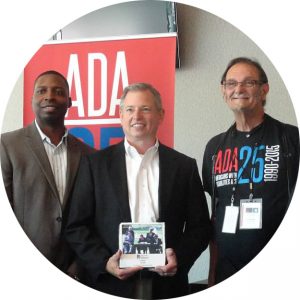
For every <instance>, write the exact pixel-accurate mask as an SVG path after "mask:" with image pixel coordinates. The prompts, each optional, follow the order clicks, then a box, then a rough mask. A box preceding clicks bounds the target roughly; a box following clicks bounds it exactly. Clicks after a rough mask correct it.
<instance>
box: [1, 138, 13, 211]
mask: <svg viewBox="0 0 300 300" xmlns="http://www.w3.org/2000/svg"><path fill="white" fill-rule="evenodd" d="M0 153H1V171H2V176H3V181H4V187H5V190H6V193H7V197H8V200H9V202H10V204H11V206H12V207H13V167H12V164H11V161H10V158H9V155H8V151H7V147H6V145H5V141H4V137H3V136H2V137H1V148H0Z"/></svg>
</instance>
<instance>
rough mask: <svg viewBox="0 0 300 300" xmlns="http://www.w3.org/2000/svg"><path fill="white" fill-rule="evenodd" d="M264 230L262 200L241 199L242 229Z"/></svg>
mask: <svg viewBox="0 0 300 300" xmlns="http://www.w3.org/2000/svg"><path fill="white" fill-rule="evenodd" d="M261 228H262V199H261V198H254V199H252V200H250V199H241V201H240V229H261Z"/></svg>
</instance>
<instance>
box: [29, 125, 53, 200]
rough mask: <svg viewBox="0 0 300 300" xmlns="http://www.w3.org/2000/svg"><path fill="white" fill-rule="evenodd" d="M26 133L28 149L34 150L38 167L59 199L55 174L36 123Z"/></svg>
mask: <svg viewBox="0 0 300 300" xmlns="http://www.w3.org/2000/svg"><path fill="white" fill-rule="evenodd" d="M25 132H26V141H27V144H28V147H29V148H30V149H31V150H32V153H33V156H34V157H35V159H36V161H37V163H38V165H39V166H40V168H41V170H42V172H43V174H44V175H45V177H46V179H47V181H48V182H49V185H50V187H51V189H52V191H53V193H54V194H55V196H56V197H57V199H59V194H58V191H57V188H56V184H55V179H54V176H53V172H52V169H51V165H50V162H49V159H48V156H47V153H46V150H45V147H44V145H43V142H42V139H41V136H40V134H39V132H38V130H37V128H36V126H35V124H34V123H32V124H31V125H29V126H28V127H26V128H25Z"/></svg>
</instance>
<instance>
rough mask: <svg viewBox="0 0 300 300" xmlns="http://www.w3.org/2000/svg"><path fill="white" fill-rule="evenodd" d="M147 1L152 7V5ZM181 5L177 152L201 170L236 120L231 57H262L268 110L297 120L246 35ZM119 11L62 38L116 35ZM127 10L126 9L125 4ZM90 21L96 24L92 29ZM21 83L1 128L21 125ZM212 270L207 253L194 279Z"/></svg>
mask: <svg viewBox="0 0 300 300" xmlns="http://www.w3.org/2000/svg"><path fill="white" fill-rule="evenodd" d="M145 2H147V5H149V3H150V1H145ZM151 2H154V1H151ZM144 4H145V3H144ZM123 5H124V4H123ZM126 5H127V4H126ZM177 8H178V22H179V24H178V27H179V43H180V56H181V68H180V69H177V70H176V91H175V148H176V149H177V150H179V151H181V152H183V153H185V154H187V155H190V156H192V157H195V158H196V159H197V161H198V166H199V170H201V165H202V155H203V151H204V147H205V144H206V142H207V141H208V140H209V139H210V138H211V137H212V136H214V135H216V134H217V133H219V132H221V131H224V130H226V129H227V128H228V127H229V125H230V124H231V123H232V121H233V117H232V114H231V112H230V111H229V110H228V109H227V107H226V105H225V104H224V103H223V100H222V97H221V93H220V87H219V81H220V77H221V74H222V72H223V71H224V69H225V67H226V65H227V63H228V61H229V60H230V59H231V58H233V57H236V56H240V55H243V56H250V57H255V58H257V59H258V60H259V61H260V62H261V64H262V65H263V67H264V69H265V71H266V72H267V75H268V77H269V82H270V88H271V89H270V93H269V96H268V99H267V106H266V111H267V113H270V114H271V115H272V116H273V117H275V118H278V119H280V120H282V121H285V122H288V123H291V124H296V123H297V121H296V116H295V112H294V109H293V106H292V103H291V100H290V97H289V95H288V92H287V90H286V88H285V85H284V83H283V82H282V80H281V78H280V76H279V74H278V72H277V71H276V69H275V68H274V66H273V65H272V63H271V62H270V61H269V59H268V58H267V57H266V56H265V55H264V53H263V52H262V51H261V50H260V49H259V48H258V47H257V46H256V45H255V44H254V43H253V42H252V41H251V40H250V39H249V38H248V37H247V36H245V35H244V34H243V33H242V32H240V31H239V30H238V29H237V28H235V27H233V26H232V25H230V24H228V23H227V22H225V21H223V20H222V19H220V18H218V17H216V16H214V15H212V14H210V13H208V12H205V11H203V10H200V9H198V8H194V7H192V6H187V5H183V4H178V6H177ZM129 11H130V10H129ZM119 12H120V9H116V7H108V8H105V9H101V10H99V11H97V12H94V13H92V14H89V15H87V16H86V17H84V18H82V19H80V20H78V21H76V22H73V23H71V24H70V25H69V26H68V27H66V28H65V31H64V30H63V38H67V37H68V36H69V38H80V37H88V36H90V37H92V36H95V34H97V31H95V30H94V29H95V28H99V29H101V35H99V36H105V35H116V31H114V32H110V29H111V28H112V27H111V26H110V25H109V24H110V22H113V23H114V24H116V22H121V21H122V20H123V21H124V20H126V19H124V17H123V19H122V16H124V14H121V16H120V15H118V16H117V15H116V14H118V13H119ZM122 12H123V13H124V6H123V10H122ZM146 12H147V11H146ZM140 14H141V12H140V13H139V14H133V16H132V19H134V18H135V17H138V16H140ZM103 22H104V23H103ZM125 23H126V22H125ZM89 24H93V26H92V27H90V25H89ZM97 24H98V25H97ZM105 24H107V25H105ZM100 25H101V26H100ZM121 27H122V26H121ZM114 28H115V27H114ZM133 28H134V27H133ZM58 30H59V28H58ZM99 32H100V31H99ZM87 33H88V35H87ZM130 33H133V34H134V32H130ZM22 83H23V77H22V75H21V76H20V78H19V79H18V81H17V83H16V86H15V89H14V90H13V93H12V95H11V99H10V101H9V105H8V109H7V111H6V115H5V118H4V122H3V127H2V131H10V130H14V129H16V128H19V127H21V126H22V108H23V107H22V93H23V91H22ZM28 101H30V99H28ZM207 272H208V253H207V252H205V253H204V255H202V256H201V257H200V259H199V260H198V261H197V263H196V264H195V266H194V267H193V268H192V270H191V272H190V274H189V275H190V281H191V282H194V281H200V280H205V279H206V278H207Z"/></svg>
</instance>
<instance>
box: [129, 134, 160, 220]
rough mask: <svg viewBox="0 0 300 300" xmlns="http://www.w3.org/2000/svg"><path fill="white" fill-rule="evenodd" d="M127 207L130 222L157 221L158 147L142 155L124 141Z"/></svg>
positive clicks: (156, 144) (157, 144) (155, 146)
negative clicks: (128, 206) (128, 208)
mask: <svg viewBox="0 0 300 300" xmlns="http://www.w3.org/2000/svg"><path fill="white" fill-rule="evenodd" d="M124 145H125V151H126V155H125V156H126V171H127V183H128V193H129V195H128V196H129V205H130V212H131V219H132V222H136V223H149V222H156V220H157V219H158V213H159V210H158V184H159V156H158V146H159V143H158V141H156V143H155V145H154V146H153V147H151V148H149V149H148V150H147V151H146V153H145V154H144V155H141V154H139V153H138V152H137V150H136V149H135V148H134V147H133V146H131V145H129V143H128V142H127V140H126V139H125V141H124Z"/></svg>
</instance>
